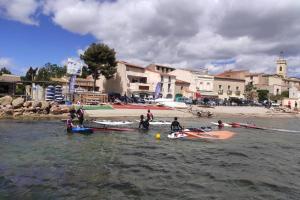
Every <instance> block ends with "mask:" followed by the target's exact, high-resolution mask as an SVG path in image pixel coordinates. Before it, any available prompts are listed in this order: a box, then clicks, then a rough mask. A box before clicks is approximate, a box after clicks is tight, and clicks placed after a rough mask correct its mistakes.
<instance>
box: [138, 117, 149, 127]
mask: <svg viewBox="0 0 300 200" xmlns="http://www.w3.org/2000/svg"><path fill="white" fill-rule="evenodd" d="M139 128H142V129H145V130H148V129H149V120H148V119H146V120H144V115H141V116H140V124H139Z"/></svg>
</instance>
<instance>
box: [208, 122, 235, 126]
mask: <svg viewBox="0 0 300 200" xmlns="http://www.w3.org/2000/svg"><path fill="white" fill-rule="evenodd" d="M210 123H211V124H213V125H216V126H219V123H218V122H210ZM222 125H223V126H224V127H232V125H231V124H227V123H222Z"/></svg>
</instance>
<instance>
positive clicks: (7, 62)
mask: <svg viewBox="0 0 300 200" xmlns="http://www.w3.org/2000/svg"><path fill="white" fill-rule="evenodd" d="M11 66H12V60H11V59H10V58H3V57H2V58H1V57H0V68H2V67H6V68H9V67H11Z"/></svg>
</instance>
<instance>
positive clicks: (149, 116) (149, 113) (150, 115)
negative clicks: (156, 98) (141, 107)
mask: <svg viewBox="0 0 300 200" xmlns="http://www.w3.org/2000/svg"><path fill="white" fill-rule="evenodd" d="M147 120H148V121H149V122H151V121H153V114H152V113H151V112H150V110H148V113H147Z"/></svg>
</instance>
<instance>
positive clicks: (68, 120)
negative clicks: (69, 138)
mask: <svg viewBox="0 0 300 200" xmlns="http://www.w3.org/2000/svg"><path fill="white" fill-rule="evenodd" d="M73 127H74V125H73V117H72V115H69V118H68V119H67V132H68V133H72V128H73Z"/></svg>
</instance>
